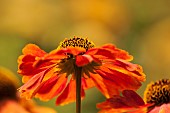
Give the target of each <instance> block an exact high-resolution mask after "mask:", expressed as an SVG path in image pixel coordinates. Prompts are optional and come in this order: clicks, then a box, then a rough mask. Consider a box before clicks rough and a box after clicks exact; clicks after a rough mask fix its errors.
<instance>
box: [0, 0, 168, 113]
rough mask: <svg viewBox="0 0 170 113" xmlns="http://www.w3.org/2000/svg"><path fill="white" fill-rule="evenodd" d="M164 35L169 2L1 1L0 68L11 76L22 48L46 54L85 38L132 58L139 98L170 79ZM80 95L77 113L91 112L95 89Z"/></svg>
mask: <svg viewBox="0 0 170 113" xmlns="http://www.w3.org/2000/svg"><path fill="white" fill-rule="evenodd" d="M169 29H170V1H169V0H157V1H155V0H142V1H139V0H138V1H137V0H71V1H69V0H1V1H0V52H1V54H0V65H2V66H5V67H7V68H9V69H11V70H12V71H13V72H15V73H16V71H17V57H18V56H19V55H20V54H21V51H22V48H23V47H24V45H25V44H26V43H36V44H37V45H39V46H40V47H41V48H42V49H44V50H46V51H47V52H48V51H50V50H53V49H54V48H56V47H57V46H58V44H59V42H60V41H62V40H63V39H64V38H70V37H73V36H74V35H75V36H80V37H88V38H89V39H90V40H92V41H93V42H94V43H95V44H96V46H100V45H102V44H105V43H114V44H116V45H117V46H118V47H119V48H122V49H125V50H127V51H129V53H130V54H132V55H133V56H134V63H138V64H140V65H142V66H143V68H144V72H145V73H146V75H147V81H146V82H145V83H144V84H143V86H142V88H141V89H140V90H139V93H141V95H143V94H142V92H143V91H144V89H145V87H146V84H147V83H149V82H150V81H155V80H156V79H159V78H169V77H170V70H169V67H170V60H169V59H170V52H169V50H170V34H169ZM17 77H19V78H20V75H18V76H17ZM86 94H87V95H86V96H87V98H85V100H83V103H82V110H83V113H95V112H97V109H96V105H95V104H96V103H98V102H102V101H104V97H103V96H102V95H101V94H100V93H99V92H98V91H97V90H96V89H91V90H89V91H87V93H86ZM37 101H38V102H39V104H44V105H47V106H51V107H54V108H55V109H56V110H57V111H58V112H59V113H60V112H61V113H67V112H69V113H74V111H75V104H69V105H66V106H62V107H60V106H57V107H56V106H55V99H54V100H52V101H50V102H40V101H39V100H37ZM71 111H73V112H71Z"/></svg>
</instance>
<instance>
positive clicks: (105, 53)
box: [86, 48, 115, 60]
mask: <svg viewBox="0 0 170 113" xmlns="http://www.w3.org/2000/svg"><path fill="white" fill-rule="evenodd" d="M86 54H88V55H93V56H95V55H96V57H97V56H98V57H101V58H102V57H104V58H108V59H113V60H114V59H115V56H114V55H113V54H112V53H111V51H109V50H107V49H104V48H91V49H89V50H88V51H87V52H86Z"/></svg>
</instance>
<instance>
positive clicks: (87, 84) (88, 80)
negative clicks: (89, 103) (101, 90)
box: [82, 78, 95, 90]
mask: <svg viewBox="0 0 170 113" xmlns="http://www.w3.org/2000/svg"><path fill="white" fill-rule="evenodd" d="M94 86H95V84H94V82H93V80H92V79H91V78H82V87H83V89H85V90H86V89H89V88H92V87H94Z"/></svg>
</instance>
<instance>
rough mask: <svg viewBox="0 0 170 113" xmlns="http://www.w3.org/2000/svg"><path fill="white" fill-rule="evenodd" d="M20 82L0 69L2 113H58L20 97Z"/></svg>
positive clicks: (0, 107) (5, 70)
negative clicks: (18, 91) (18, 90)
mask: <svg viewBox="0 0 170 113" xmlns="http://www.w3.org/2000/svg"><path fill="white" fill-rule="evenodd" d="M18 85H19V80H18V79H17V78H16V76H15V75H14V74H13V73H12V72H11V71H10V70H8V69H6V68H3V67H0V113H56V111H54V110H53V109H51V108H48V107H42V106H38V105H36V103H34V101H32V100H29V101H28V100H25V99H23V98H20V97H18V94H17V87H18Z"/></svg>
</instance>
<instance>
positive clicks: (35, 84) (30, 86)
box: [19, 70, 46, 99]
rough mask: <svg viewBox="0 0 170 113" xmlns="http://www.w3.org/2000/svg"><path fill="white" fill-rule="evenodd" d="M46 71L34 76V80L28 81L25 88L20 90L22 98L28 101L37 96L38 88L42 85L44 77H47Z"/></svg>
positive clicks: (22, 87)
mask: <svg viewBox="0 0 170 113" xmlns="http://www.w3.org/2000/svg"><path fill="white" fill-rule="evenodd" d="M45 72H46V70H44V71H42V72H40V73H38V74H36V75H34V76H33V77H32V78H30V79H29V80H28V82H27V83H25V84H24V85H23V86H21V87H20V88H19V92H21V96H24V97H26V98H27V99H30V98H32V96H34V95H35V93H36V92H37V90H38V88H39V87H40V85H41V82H42V80H43V77H44V75H45Z"/></svg>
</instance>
